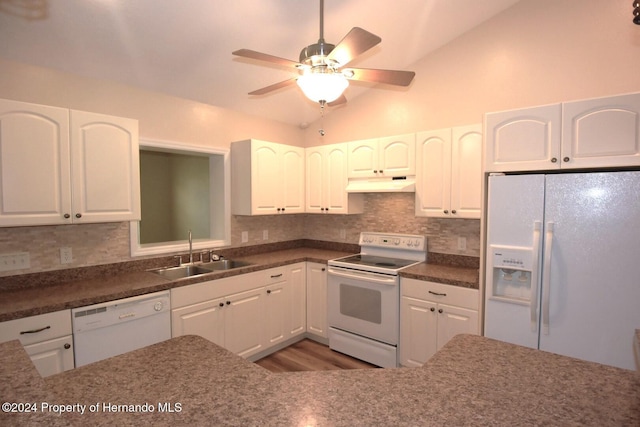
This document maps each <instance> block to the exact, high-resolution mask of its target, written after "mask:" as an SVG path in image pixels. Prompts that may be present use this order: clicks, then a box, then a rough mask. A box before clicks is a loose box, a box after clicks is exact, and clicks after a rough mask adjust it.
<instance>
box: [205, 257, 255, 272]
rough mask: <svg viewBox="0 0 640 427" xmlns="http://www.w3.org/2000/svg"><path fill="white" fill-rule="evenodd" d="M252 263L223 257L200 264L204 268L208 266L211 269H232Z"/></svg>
mask: <svg viewBox="0 0 640 427" xmlns="http://www.w3.org/2000/svg"><path fill="white" fill-rule="evenodd" d="M248 265H251V263H248V262H244V261H234V260H232V259H221V260H219V261H211V262H205V263H204V264H200V265H199V266H200V267H202V268H206V269H209V270H213V271H216V270H230V269H232V268H240V267H246V266H248Z"/></svg>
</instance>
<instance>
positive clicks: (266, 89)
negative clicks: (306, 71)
mask: <svg viewBox="0 0 640 427" xmlns="http://www.w3.org/2000/svg"><path fill="white" fill-rule="evenodd" d="M297 79H298V78H297V77H293V78H291V79H288V80H284V81H281V82H279V83H274V84H272V85H269V86H266V87H263V88H262V89H257V90H254V91H253V92H249V95H264V94H265V93H269V92H273V91H274V90H278V89H280V88H283V87H287V86H290V85H292V84H294V83H295V82H296V80H297Z"/></svg>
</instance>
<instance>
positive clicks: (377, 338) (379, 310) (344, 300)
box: [327, 232, 426, 368]
mask: <svg viewBox="0 0 640 427" xmlns="http://www.w3.org/2000/svg"><path fill="white" fill-rule="evenodd" d="M359 244H360V254H357V255H349V256H346V257H342V258H337V259H333V260H330V261H329V263H328V266H329V269H328V275H327V295H328V299H327V305H328V320H329V347H330V348H331V349H333V350H336V351H339V352H341V353H345V354H348V355H351V356H353V357H356V358H358V359H361V360H364V361H367V362H369V363H372V364H374V365H377V366H382V367H385V368H389V367H396V366H398V340H399V334H400V330H399V328H400V314H399V313H400V276H399V275H398V272H399V271H400V270H402V269H403V268H406V267H409V266H411V265H414V264H418V263H420V262H424V261H426V239H425V237H424V236H417V235H408V234H395V233H373V232H363V233H360V242H359Z"/></svg>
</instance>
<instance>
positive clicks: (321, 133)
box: [318, 100, 327, 136]
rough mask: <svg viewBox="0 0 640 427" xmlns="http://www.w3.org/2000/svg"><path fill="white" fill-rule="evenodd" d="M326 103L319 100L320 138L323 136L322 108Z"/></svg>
mask: <svg viewBox="0 0 640 427" xmlns="http://www.w3.org/2000/svg"><path fill="white" fill-rule="evenodd" d="M326 103H327V101H324V100H320V102H319V104H320V129H318V133H319V134H320V136H324V106H325V104H326Z"/></svg>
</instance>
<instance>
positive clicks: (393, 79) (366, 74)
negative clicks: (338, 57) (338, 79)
mask: <svg viewBox="0 0 640 427" xmlns="http://www.w3.org/2000/svg"><path fill="white" fill-rule="evenodd" d="M340 71H341V72H342V74H344V76H345V77H346V78H347V79H349V80H359V81H363V82H372V83H386V84H389V85H396V86H409V85H410V84H411V81H412V80H413V77H414V76H415V75H416V73H414V72H413V71H400V70H377V69H369V68H345V69H343V70H340Z"/></svg>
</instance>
